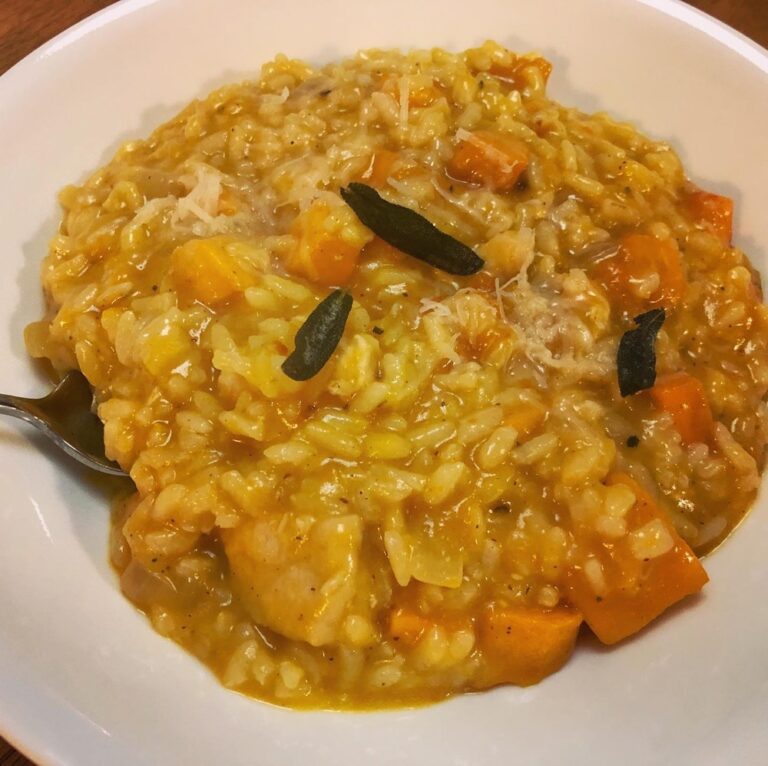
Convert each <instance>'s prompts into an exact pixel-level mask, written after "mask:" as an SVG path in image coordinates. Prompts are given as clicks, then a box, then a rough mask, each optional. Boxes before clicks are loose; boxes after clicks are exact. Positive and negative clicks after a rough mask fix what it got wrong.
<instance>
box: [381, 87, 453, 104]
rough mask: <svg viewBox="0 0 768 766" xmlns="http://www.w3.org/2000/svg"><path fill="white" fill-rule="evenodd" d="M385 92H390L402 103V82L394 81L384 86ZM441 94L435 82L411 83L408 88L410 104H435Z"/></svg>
mask: <svg viewBox="0 0 768 766" xmlns="http://www.w3.org/2000/svg"><path fill="white" fill-rule="evenodd" d="M384 92H385V93H388V94H389V95H390V96H392V98H394V99H395V101H397V103H398V104H399V103H400V84H399V82H397V81H392V82H391V83H390V84H389V85H388V86H387V87H385V88H384ZM439 96H440V92H439V91H438V90H437V88H435V87H434V84H432V85H427V84H425V83H423V82H421V83H416V84H411V85H410V87H409V88H408V106H409V107H412V106H415V107H422V106H429V105H430V104H434V103H435V101H437V99H438V97H439Z"/></svg>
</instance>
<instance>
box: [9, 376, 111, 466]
mask: <svg viewBox="0 0 768 766" xmlns="http://www.w3.org/2000/svg"><path fill="white" fill-rule="evenodd" d="M92 405H93V392H92V391H91V387H90V385H89V383H88V381H87V380H86V379H85V377H84V376H83V375H82V374H81V373H79V372H77V371H75V370H73V371H71V372H68V373H67V374H66V375H65V376H64V378H63V379H62V381H61V383H59V385H58V386H56V388H54V389H53V391H51V393H50V394H48V395H47V396H44V397H43V398H42V399H25V398H24V397H22V396H8V395H6V394H0V414H2V415H10V416H11V417H14V418H19V419H20V420H24V421H26V422H27V423H30V424H31V425H33V426H35V428H37V429H39V430H40V431H42V432H43V433H44V434H45V435H46V436H47V437H48V438H49V439H50V440H51V441H52V442H53V443H54V444H55V445H56V446H57V447H60V448H61V449H62V450H64V452H66V453H67V454H68V455H69V456H70V457H73V458H75V460H79V461H80V462H81V463H82V464H83V465H86V466H88V467H89V468H93V469H95V470H96V471H101V472H102V473H108V474H111V475H112V476H125V475H126V473H125V471H123V470H122V468H120V466H119V465H117V463H113V462H112V461H111V460H108V459H107V458H106V456H105V455H104V426H103V425H102V423H101V421H100V420H99V418H98V417H97V416H96V415H94V413H93V412H92V411H91V407H92Z"/></svg>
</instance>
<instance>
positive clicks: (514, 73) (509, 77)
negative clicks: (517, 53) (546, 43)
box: [488, 56, 552, 90]
mask: <svg viewBox="0 0 768 766" xmlns="http://www.w3.org/2000/svg"><path fill="white" fill-rule="evenodd" d="M530 66H535V67H536V68H537V69H538V70H539V71H540V72H541V77H542V79H543V80H544V83H545V84H546V83H547V82H549V76H550V75H551V74H552V64H550V63H549V61H547V60H546V59H545V58H542V57H541V56H535V57H528V56H524V57H522V58H518V59H515V61H514V62H512V63H511V64H502V63H501V62H498V61H494V62H493V64H491V68H490V69H489V70H488V72H489V73H490V74H492V75H493V76H494V77H498V78H499V79H500V80H506V81H507V82H509V83H511V84H512V85H513V86H514V87H515V88H516V89H517V90H522V89H523V88H524V87H525V85H526V82H525V70H526V69H527V68H528V67H530Z"/></svg>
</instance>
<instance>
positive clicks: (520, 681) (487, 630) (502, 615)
mask: <svg viewBox="0 0 768 766" xmlns="http://www.w3.org/2000/svg"><path fill="white" fill-rule="evenodd" d="M581 622H582V617H581V614H579V612H578V611H576V610H575V609H568V608H564V607H559V608H556V609H549V610H544V609H536V608H530V607H496V606H492V607H490V608H489V609H487V610H486V611H485V612H483V614H482V616H481V618H480V625H479V627H480V631H479V642H480V647H481V648H482V649H483V652H484V654H485V657H486V660H487V662H488V668H487V672H486V678H485V679H484V681H485V683H487V685H489V686H492V685H495V684H501V683H510V684H517V685H519V686H530V685H531V684H535V683H538V682H539V681H541V679H542V678H545V677H546V676H548V675H551V674H552V673H554V672H555V671H557V670H559V669H560V668H561V667H562V666H563V665H564V664H565V663H566V662H567V660H568V658H569V657H570V656H571V653H572V652H573V647H574V644H575V642H576V636H577V635H578V633H579V626H580V625H581Z"/></svg>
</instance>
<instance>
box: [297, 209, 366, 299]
mask: <svg viewBox="0 0 768 766" xmlns="http://www.w3.org/2000/svg"><path fill="white" fill-rule="evenodd" d="M293 233H294V235H295V236H296V246H295V247H294V249H293V250H292V251H291V252H290V253H289V255H288V257H287V259H286V266H287V267H288V270H289V271H291V272H293V273H294V274H298V275H300V276H303V277H306V278H307V279H309V280H310V281H312V282H316V283H318V284H321V285H326V286H329V287H330V286H339V285H345V284H346V283H347V282H348V281H349V280H350V278H351V277H352V274H353V273H354V271H355V268H356V267H357V263H358V261H359V259H360V251H361V250H362V249H363V247H364V246H365V245H366V244H367V243H368V242H370V241H371V240H372V239H373V234H372V233H371V232H370V230H368V229H367V228H366V227H365V226H363V225H362V224H361V223H360V221H359V220H358V219H357V216H355V214H354V213H353V212H352V210H351V209H350V208H348V207H347V206H346V205H344V206H339V207H333V208H332V207H330V206H329V205H327V204H326V203H325V202H322V201H320V202H315V203H314V204H313V205H312V206H311V207H310V208H309V209H308V210H306V211H305V212H304V213H302V214H301V215H299V216H298V217H297V218H296V221H295V223H294V225H293Z"/></svg>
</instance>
